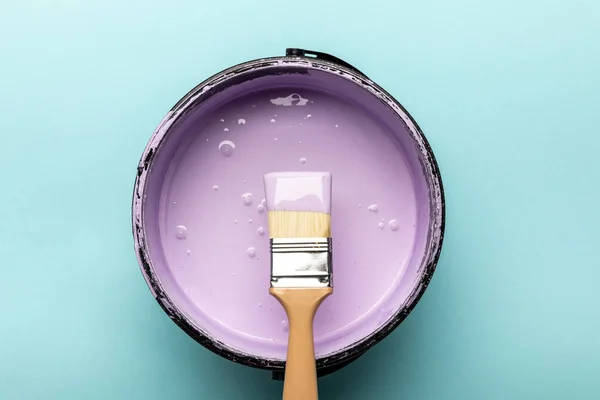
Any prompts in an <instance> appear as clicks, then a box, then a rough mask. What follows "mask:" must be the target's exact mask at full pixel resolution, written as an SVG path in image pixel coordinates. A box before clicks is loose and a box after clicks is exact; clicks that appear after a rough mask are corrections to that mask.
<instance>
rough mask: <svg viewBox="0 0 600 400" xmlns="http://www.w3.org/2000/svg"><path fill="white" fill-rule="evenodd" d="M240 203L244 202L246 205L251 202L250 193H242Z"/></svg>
mask: <svg viewBox="0 0 600 400" xmlns="http://www.w3.org/2000/svg"><path fill="white" fill-rule="evenodd" d="M242 203H244V204H245V205H247V206H249V205H250V204H252V193H244V194H243V195H242Z"/></svg>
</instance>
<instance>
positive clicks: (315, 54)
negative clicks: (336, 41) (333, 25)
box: [285, 47, 366, 77]
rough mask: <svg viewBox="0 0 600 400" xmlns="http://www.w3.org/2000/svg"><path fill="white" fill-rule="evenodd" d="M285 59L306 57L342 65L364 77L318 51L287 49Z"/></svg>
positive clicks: (342, 61) (340, 60) (348, 66)
mask: <svg viewBox="0 0 600 400" xmlns="http://www.w3.org/2000/svg"><path fill="white" fill-rule="evenodd" d="M285 55H286V57H307V58H316V59H319V60H324V61H329V62H331V63H334V64H339V65H342V66H344V67H346V68H348V69H351V70H353V71H354V72H358V73H359V74H361V75H362V76H365V77H366V75H365V74H363V73H362V72H360V70H359V69H358V68H356V67H355V66H353V65H352V64H349V63H347V62H346V61H344V60H342V59H341V58H337V57H336V56H332V55H331V54H327V53H323V52H320V51H313V50H306V49H298V48H293V47H290V48H287V49H285Z"/></svg>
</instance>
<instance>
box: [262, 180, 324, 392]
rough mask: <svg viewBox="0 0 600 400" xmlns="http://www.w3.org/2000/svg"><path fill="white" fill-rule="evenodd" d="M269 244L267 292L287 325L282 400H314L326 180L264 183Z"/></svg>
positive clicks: (272, 181) (321, 294)
mask: <svg viewBox="0 0 600 400" xmlns="http://www.w3.org/2000/svg"><path fill="white" fill-rule="evenodd" d="M264 180H265V199H266V203H267V210H268V219H269V236H270V238H271V288H270V289H269V293H270V294H271V295H273V296H274V297H275V298H276V299H277V300H278V301H279V302H280V303H281V305H282V306H283V308H284V309H285V312H286V314H287V317H288V320H289V336H288V350H287V359H286V364H285V379H284V383H283V399H284V400H316V399H317V398H318V390H317V370H316V361H315V349H314V338H313V320H314V317H315V313H316V312H317V308H318V307H319V306H320V305H321V303H322V302H323V300H325V298H326V297H327V296H329V295H330V294H331V293H332V292H333V288H332V275H331V272H332V270H331V259H332V257H331V174H330V173H329V172H280V173H269V174H266V175H265V177H264Z"/></svg>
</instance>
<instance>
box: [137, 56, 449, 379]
mask: <svg viewBox="0 0 600 400" xmlns="http://www.w3.org/2000/svg"><path fill="white" fill-rule="evenodd" d="M302 58H306V59H310V61H311V62H313V63H320V64H322V65H323V66H324V67H326V68H331V67H333V68H336V69H339V70H340V71H343V72H344V73H345V74H349V75H351V76H352V77H353V80H355V81H357V82H361V84H362V85H364V86H369V87H371V88H374V89H375V92H376V93H379V94H380V96H381V98H382V99H383V98H385V100H386V101H387V102H393V103H394V105H396V106H397V107H398V108H400V109H401V110H402V112H403V113H404V114H405V115H406V116H408V117H409V118H410V120H411V122H412V123H413V124H414V126H415V128H416V132H413V134H416V135H419V139H420V140H421V142H422V143H423V147H424V151H425V152H426V155H425V157H426V158H427V162H428V164H429V166H430V170H429V174H430V175H431V178H432V179H433V180H435V182H436V186H437V188H438V191H439V192H438V194H437V195H438V199H439V200H438V206H439V208H440V209H439V212H440V213H441V218H440V222H439V226H438V227H437V229H438V230H439V232H438V234H437V236H436V239H435V240H436V242H437V243H436V246H435V249H436V250H435V253H434V254H432V256H431V257H430V258H429V261H428V262H427V264H426V265H424V266H423V267H422V268H423V272H422V274H421V277H420V280H419V281H418V282H417V283H416V284H415V287H416V288H417V290H416V291H415V292H414V294H413V301H411V302H410V305H409V306H408V307H403V308H401V309H400V310H398V312H396V314H394V316H393V317H392V318H391V319H390V320H389V321H388V322H387V323H386V324H385V325H384V326H383V327H382V328H381V329H380V330H378V331H376V332H374V333H373V334H371V335H370V336H368V337H366V338H363V340H361V341H360V342H358V343H356V344H355V345H354V346H353V347H352V348H350V349H348V350H347V351H343V352H340V353H338V354H333V355H331V356H328V357H325V358H322V359H317V375H318V376H319V377H321V376H325V375H328V374H330V373H332V372H335V371H337V370H339V369H341V368H343V367H345V366H346V365H348V364H350V363H351V362H353V361H354V360H356V359H358V358H359V357H360V356H361V355H363V354H364V353H365V352H366V351H367V350H369V349H370V348H371V347H373V346H374V345H375V344H377V343H379V342H380V341H381V340H383V339H384V338H385V337H386V336H388V335H389V334H390V333H391V332H392V331H393V330H394V329H396V327H398V325H400V323H401V322H402V321H404V319H405V318H406V317H407V316H408V314H409V313H410V312H411V311H412V310H413V309H414V307H415V306H416V304H417V303H418V301H419V299H420V298H421V296H422V295H423V293H424V292H425V290H426V288H427V286H428V284H429V282H430V280H431V278H432V276H433V273H434V271H435V268H436V265H437V262H438V260H439V256H440V251H441V248H442V243H443V238H444V229H445V214H446V211H445V199H444V190H443V185H442V179H441V175H440V172H439V168H438V164H437V162H436V160H435V156H434V154H433V152H432V150H431V147H430V145H429V143H428V142H427V139H426V138H425V136H424V135H423V133H422V131H421V129H420V128H419V127H418V125H417V123H416V121H415V120H414V119H413V118H412V117H411V116H410V114H409V113H408V112H407V111H406V109H404V107H402V105H401V104H400V103H399V102H398V101H396V100H395V99H394V98H393V97H392V96H391V95H389V94H388V93H387V92H386V91H384V90H383V89H382V88H381V87H379V86H378V85H376V84H375V83H373V82H372V81H371V80H369V78H368V77H367V76H366V75H365V74H363V73H362V72H361V71H359V70H358V69H357V68H355V67H353V66H352V65H350V64H349V63H347V62H345V61H343V60H341V59H339V58H337V57H335V56H332V55H330V54H326V53H321V52H316V51H310V50H304V49H298V48H289V49H287V50H286V55H285V56H284V57H274V58H269V59H259V60H254V61H249V62H246V63H242V64H239V65H236V66H234V67H231V68H229V69H227V70H225V71H222V72H220V73H218V74H216V75H214V76H213V77H211V78H209V79H207V80H205V81H204V82H202V83H200V84H199V85H197V86H196V87H195V88H194V89H192V90H191V91H190V92H189V93H188V94H186V95H185V96H184V97H183V98H182V99H181V100H180V101H179V102H178V103H177V104H176V105H175V106H174V107H173V109H172V111H174V110H178V109H182V108H185V107H186V106H187V105H188V101H189V99H190V98H192V97H193V96H194V95H195V94H197V93H198V92H199V91H200V90H201V89H202V88H203V87H205V86H206V85H207V84H208V83H209V82H214V81H215V80H218V79H219V78H221V77H225V76H226V75H227V74H233V75H235V73H236V72H240V71H246V70H248V69H249V68H252V66H253V65H260V63H261V62H262V61H267V60H277V59H302ZM153 155H154V152H153V150H152V149H150V150H149V151H147V152H146V153H145V154H144V155H143V156H142V159H141V160H140V163H139V166H138V171H137V178H136V182H135V187H134V195H133V203H134V207H133V208H134V209H135V206H136V203H137V202H139V200H140V199H141V196H142V194H141V189H140V176H141V175H142V174H144V173H145V172H146V171H147V170H148V168H149V166H150V164H151V163H152V158H153ZM142 229H143V227H142V223H141V221H140V220H139V219H138V218H136V217H135V213H134V218H133V235H134V239H135V242H136V250H137V258H138V262H139V264H140V267H141V269H142V272H143V275H144V278H145V279H146V281H147V283H148V286H149V287H150V289H151V291H152V292H153V294H154V295H155V298H156V300H157V301H158V303H159V304H160V306H161V307H162V308H163V310H164V312H165V313H166V314H167V315H168V316H169V317H170V318H171V319H172V320H173V321H174V322H175V323H176V324H177V325H178V326H179V327H180V328H181V329H182V330H183V331H184V332H186V333H187V334H188V335H189V336H190V337H192V338H193V339H194V340H196V341H197V342H198V343H200V344H201V345H202V346H204V347H205V348H207V349H209V350H211V351H212V352H214V353H216V354H218V355H220V356H222V357H224V358H226V359H228V360H231V361H234V362H236V363H239V364H242V365H246V366H250V367H254V368H261V369H266V370H270V371H272V377H273V379H276V380H283V377H284V371H285V362H284V361H279V360H270V359H263V358H259V357H254V356H251V355H248V354H244V353H238V352H236V351H233V350H231V349H230V348H228V347H227V346H223V344H222V343H220V342H218V341H217V340H216V339H214V338H211V337H208V336H206V335H205V334H203V333H202V332H200V331H198V330H197V329H195V328H194V327H193V326H192V325H191V324H190V323H189V321H188V320H187V319H186V318H184V316H183V314H182V313H181V312H180V310H179V309H178V308H177V307H176V305H175V304H173V303H172V302H171V301H170V300H169V296H168V295H167V294H166V293H164V291H163V289H162V287H161V285H160V284H159V282H158V280H157V277H156V276H155V275H154V273H153V271H152V268H151V266H150V262H149V258H148V252H147V248H146V244H145V241H144V240H143V239H142V235H141V233H142Z"/></svg>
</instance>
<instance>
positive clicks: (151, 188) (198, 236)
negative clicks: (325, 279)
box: [145, 77, 429, 359]
mask: <svg viewBox="0 0 600 400" xmlns="http://www.w3.org/2000/svg"><path fill="white" fill-rule="evenodd" d="M306 78H307V77H293V79H306ZM317 78H318V77H317ZM281 79H283V78H281ZM293 79H292V80H293ZM285 83H286V85H283V84H282V87H281V88H277V89H270V90H255V91H253V92H250V93H248V94H242V93H243V91H242V90H241V89H240V88H238V89H239V90H237V92H236V91H235V90H232V91H231V92H230V93H229V98H227V96H226V95H227V93H221V95H222V96H221V98H220V99H219V97H218V96H214V97H215V98H216V99H217V100H215V103H214V104H213V105H212V106H211V105H210V104H205V105H204V107H199V108H198V109H197V110H198V111H197V112H196V115H194V116H193V117H189V118H187V120H185V122H183V123H181V124H180V125H178V126H176V127H173V130H174V131H175V132H176V133H174V134H173V135H172V136H173V138H172V139H171V141H170V142H169V143H168V144H166V145H165V146H164V148H163V149H161V154H160V157H159V156H157V159H156V160H155V164H156V165H155V167H154V171H152V174H151V175H153V176H152V178H151V179H152V180H151V182H150V183H149V185H148V190H147V193H148V194H147V195H148V197H149V198H150V197H152V199H153V200H152V201H149V202H148V204H149V205H148V206H147V210H146V212H145V224H146V225H147V226H151V227H154V228H150V229H149V232H148V233H147V235H148V241H149V244H150V246H149V247H151V248H152V251H151V253H152V254H151V255H152V261H153V264H154V268H155V270H156V273H157V275H158V276H159V279H160V281H161V284H162V285H163V286H164V287H165V290H166V291H167V292H168V293H169V294H170V296H171V298H172V300H173V302H174V303H175V304H176V305H177V307H179V308H180V309H181V310H182V311H183V312H184V313H185V314H186V316H187V317H188V318H189V319H190V320H192V321H193V322H194V324H195V325H196V326H198V327H199V328H200V329H202V330H203V331H205V332H206V333H207V334H209V335H210V336H212V337H214V338H216V339H217V340H219V341H220V342H222V343H224V344H226V345H228V346H230V347H232V348H234V349H236V350H238V351H241V352H244V353H249V354H253V355H255V356H259V357H264V358H271V359H284V358H285V354H286V344H287V334H288V329H287V321H286V315H285V312H284V310H283V308H282V307H281V305H280V304H279V303H278V302H277V301H276V300H275V299H274V298H272V297H271V296H270V295H269V294H268V289H269V274H270V265H269V239H268V234H265V233H267V232H266V227H267V212H266V206H265V201H264V197H265V192H264V182H263V177H264V174H266V173H269V172H276V171H330V172H331V175H332V180H333V185H332V186H333V191H332V196H331V214H332V238H333V243H334V248H333V254H334V264H333V276H334V278H333V282H334V294H333V295H332V296H331V297H329V298H328V299H326V300H325V302H324V303H323V304H322V306H321V307H320V309H319V311H318V313H317V315H316V318H315V325H314V335H315V351H316V353H317V356H318V357H322V356H324V355H327V354H331V353H333V352H337V351H340V350H341V349H344V348H347V347H348V346H351V345H352V344H353V343H355V342H357V341H359V340H361V339H362V338H364V337H366V336H368V335H370V334H371V333H373V332H374V331H376V330H377V329H378V328H380V327H381V326H382V324H384V323H385V322H386V321H387V320H388V319H389V318H391V317H392V315H393V314H394V313H395V312H396V311H398V310H399V309H400V308H401V307H402V306H403V304H404V302H405V300H406V299H407V298H408V296H409V294H410V292H411V291H412V290H413V288H414V285H415V282H416V280H417V277H418V273H417V271H418V269H419V266H420V265H421V262H422V258H423V254H424V251H423V248H424V243H425V241H426V235H427V227H428V225H429V218H428V215H429V206H428V203H427V193H426V190H423V187H424V185H425V184H424V182H423V179H424V178H422V177H421V176H420V175H419V174H420V166H419V165H418V162H415V160H416V159H415V157H416V156H415V155H414V154H411V153H410V152H409V153H407V151H406V148H409V149H410V147H407V145H406V144H403V143H402V140H403V139H402V138H404V137H408V134H407V133H406V131H405V129H406V128H405V126H404V125H402V123H401V121H400V120H396V121H395V124H396V125H395V126H393V127H390V123H389V122H390V120H389V115H388V114H386V113H389V110H386V109H385V107H384V105H383V104H381V103H378V102H375V103H373V104H371V105H370V106H365V107H362V106H361V104H360V103H357V102H355V101H354V100H353V99H356V96H352V97H348V96H345V94H347V92H344V91H343V90H341V89H340V91H339V93H334V92H332V91H331V90H328V91H323V90H319V89H310V88H309V89H303V88H298V87H295V86H294V85H289V83H290V81H289V80H288V81H285ZM270 86H271V87H272V86H273V85H272V84H270ZM240 92H242V93H240ZM364 96H365V101H366V102H368V100H366V99H367V98H368V97H372V96H366V93H365V94H364ZM224 99H226V100H224ZM374 110H375V111H376V110H380V112H381V115H377V114H374V112H373V111H374ZM386 115H388V116H387V117H386ZM240 121H243V123H241V122H240ZM392 122H394V121H392ZM412 151H413V152H414V150H412ZM407 154H409V155H408V156H407ZM182 232H185V234H183V233H182Z"/></svg>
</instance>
